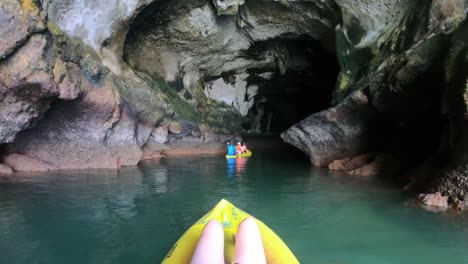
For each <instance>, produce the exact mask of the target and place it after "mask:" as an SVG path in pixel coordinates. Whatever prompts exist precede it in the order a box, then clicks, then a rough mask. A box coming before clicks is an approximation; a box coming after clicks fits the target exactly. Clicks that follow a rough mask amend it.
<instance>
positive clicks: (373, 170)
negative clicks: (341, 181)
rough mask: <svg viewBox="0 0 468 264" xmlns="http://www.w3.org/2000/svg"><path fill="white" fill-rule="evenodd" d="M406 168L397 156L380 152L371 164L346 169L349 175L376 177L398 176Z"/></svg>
mask: <svg viewBox="0 0 468 264" xmlns="http://www.w3.org/2000/svg"><path fill="white" fill-rule="evenodd" d="M403 168H404V163H403V162H402V161H400V160H398V159H397V158H396V157H394V156H392V155H389V154H379V155H377V157H376V158H375V160H374V161H372V162H371V163H369V164H365V165H363V166H362V167H358V168H356V169H353V170H349V171H346V173H347V174H349V175H354V176H362V177H375V176H387V177H388V176H390V177H395V176H397V175H398V174H399V173H400V172H401V170H402V169H403Z"/></svg>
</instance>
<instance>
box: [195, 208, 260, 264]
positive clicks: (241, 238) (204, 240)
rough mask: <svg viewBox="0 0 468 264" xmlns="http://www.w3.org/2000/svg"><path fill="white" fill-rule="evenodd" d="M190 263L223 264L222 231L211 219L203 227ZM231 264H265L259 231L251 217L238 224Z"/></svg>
mask: <svg viewBox="0 0 468 264" xmlns="http://www.w3.org/2000/svg"><path fill="white" fill-rule="evenodd" d="M190 263H191V264H206V263H212V264H224V231H223V227H222V226H221V224H219V223H218V221H216V220H213V219H212V220H210V221H208V223H207V224H206V225H205V227H204V228H203V231H202V233H201V235H200V238H199V239H198V243H197V246H196V248H195V251H194V253H193V255H192V260H191V262H190ZM231 263H241V264H266V258H265V251H264V249H263V243H262V238H261V236H260V231H258V226H257V223H256V222H255V219H253V218H252V217H247V218H245V219H244V221H242V222H241V223H240V224H239V228H238V229H237V234H236V235H235V245H234V258H233V259H232V262H231Z"/></svg>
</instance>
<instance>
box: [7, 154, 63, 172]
mask: <svg viewBox="0 0 468 264" xmlns="http://www.w3.org/2000/svg"><path fill="white" fill-rule="evenodd" d="M4 162H5V164H6V165H8V166H9V167H11V168H13V169H14V170H15V171H28V172H39V171H49V170H54V169H57V168H56V167H54V166H52V165H50V164H48V163H46V162H44V161H41V160H38V159H35V158H32V157H29V156H27V155H22V154H15V153H14V154H10V155H8V156H7V157H5V160H4Z"/></svg>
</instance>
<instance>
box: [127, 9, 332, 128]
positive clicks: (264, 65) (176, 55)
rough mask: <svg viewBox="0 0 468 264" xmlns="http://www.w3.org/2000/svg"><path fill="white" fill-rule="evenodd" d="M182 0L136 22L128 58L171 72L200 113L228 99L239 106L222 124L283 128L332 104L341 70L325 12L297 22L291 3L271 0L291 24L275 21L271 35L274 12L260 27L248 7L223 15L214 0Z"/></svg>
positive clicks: (206, 115)
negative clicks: (186, 4) (251, 22)
mask: <svg viewBox="0 0 468 264" xmlns="http://www.w3.org/2000/svg"><path fill="white" fill-rule="evenodd" d="M171 3H172V2H171ZM180 5H181V2H180V1H175V2H174V4H173V5H172V4H170V2H169V1H162V2H160V3H158V5H155V4H151V5H149V6H147V7H146V8H144V9H143V10H142V11H141V12H140V14H139V15H138V16H137V17H135V19H134V21H133V22H132V23H131V25H130V28H129V31H128V35H127V37H126V40H125V44H124V50H123V60H124V61H125V62H126V63H127V64H128V65H129V66H130V67H131V68H132V69H134V70H135V71H137V72H142V73H145V74H146V75H148V76H150V77H151V78H153V79H155V80H163V81H164V82H165V84H167V87H168V88H169V89H168V90H169V91H171V93H172V94H174V95H176V96H179V97H180V99H181V100H182V101H185V103H187V104H188V106H189V107H192V108H193V112H194V113H195V114H199V115H200V117H199V120H205V119H209V120H211V119H219V118H216V117H215V115H214V114H213V113H227V114H230V113H232V111H229V109H226V107H231V108H232V110H235V111H238V114H236V115H232V117H231V118H224V119H223V120H221V121H220V122H218V123H216V124H217V125H220V126H223V125H224V124H225V123H226V120H228V121H232V123H235V124H236V127H238V128H239V131H242V132H246V133H249V134H279V133H282V132H284V131H285V130H287V129H288V128H289V127H291V126H292V125H293V124H295V123H297V122H300V121H301V120H303V119H304V118H306V117H308V116H309V115H311V114H314V113H317V112H319V111H322V110H324V109H327V108H329V107H331V102H332V96H333V90H334V89H335V82H336V80H337V76H338V73H339V70H340V69H339V64H338V60H337V57H336V53H335V37H334V31H333V28H332V27H324V25H323V24H322V22H320V21H318V20H311V24H310V25H309V24H307V25H297V24H295V23H293V22H294V21H293V22H291V21H290V14H291V13H290V12H291V10H289V9H288V7H286V6H283V5H280V4H277V3H276V4H275V3H269V4H268V5H267V7H268V10H270V12H271V13H272V14H276V13H277V14H278V15H281V16H280V18H281V19H283V20H284V23H286V24H285V25H288V26H287V27H286V26H285V27H284V28H285V29H287V30H284V28H281V29H278V33H277V32H276V31H275V30H276V29H275V28H269V29H268V30H270V31H271V32H274V34H271V36H268V37H265V36H264V35H263V34H264V33H263V31H262V30H263V28H262V26H267V27H270V26H273V25H270V24H269V22H268V21H269V20H262V23H265V25H262V26H259V27H258V29H255V28H249V26H248V23H247V26H245V25H242V23H241V22H239V21H244V22H245V10H247V9H243V10H244V11H243V12H241V11H239V14H238V15H237V16H224V15H222V16H217V15H216V10H215V9H214V7H213V6H212V3H211V2H208V1H201V0H200V1H194V2H193V3H191V4H190V8H176V7H178V6H180ZM306 6H307V8H309V9H310V10H315V9H316V8H317V7H316V6H314V5H306ZM260 7H261V6H259V5H258V3H257V4H254V3H252V4H251V5H249V6H248V10H249V14H250V15H251V16H252V17H257V19H260V18H262V19H265V18H268V19H270V17H268V14H269V13H268V14H267V15H265V14H264V13H263V12H259V10H260V9H259V8H260ZM314 12H315V11H314ZM169 14H171V15H169ZM270 15H271V14H270ZM264 16H265V17H264ZM272 18H273V16H272ZM335 22H336V21H332V22H330V23H335ZM288 23H290V24H288ZM303 26H304V27H303ZM200 87H201V88H200ZM213 101H215V102H217V103H216V104H214V103H212V102H213ZM207 105H209V106H208V107H207ZM209 107H211V108H212V109H206V108H209ZM191 111H192V110H191ZM238 117H240V120H239V119H238ZM234 119H236V120H234Z"/></svg>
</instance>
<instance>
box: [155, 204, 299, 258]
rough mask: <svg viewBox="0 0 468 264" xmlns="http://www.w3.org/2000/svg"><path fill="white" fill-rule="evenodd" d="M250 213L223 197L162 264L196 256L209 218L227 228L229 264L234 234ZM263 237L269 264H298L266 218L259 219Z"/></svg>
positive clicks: (192, 227) (232, 251)
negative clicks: (201, 235) (194, 253)
mask: <svg viewBox="0 0 468 264" xmlns="http://www.w3.org/2000/svg"><path fill="white" fill-rule="evenodd" d="M249 216H250V215H249V214H247V213H245V212H244V211H242V210H240V209H237V208H236V207H235V206H234V205H233V204H231V203H230V202H228V201H226V200H224V199H222V200H221V201H220V202H219V203H218V204H217V205H216V206H215V207H214V208H213V209H212V210H211V211H210V212H208V213H207V214H206V215H205V216H203V217H202V218H201V219H200V220H198V221H197V222H196V223H195V224H194V225H192V226H191V227H190V228H189V229H188V230H187V231H186V232H185V234H183V235H182V237H181V238H180V239H179V240H178V241H177V242H176V243H175V244H174V246H173V247H172V249H171V250H170V251H169V253H168V254H167V255H166V257H165V258H164V260H163V261H162V264H188V263H190V260H191V258H192V255H193V252H194V251H195V247H196V245H197V243H198V238H199V237H200V234H201V232H202V230H203V228H204V227H205V224H206V223H208V221H209V220H211V219H215V220H217V221H218V222H219V223H220V224H221V225H222V226H223V229H224V258H225V262H226V263H231V262H230V261H231V260H232V258H233V257H234V239H233V238H234V235H235V234H236V233H237V228H238V226H239V224H240V223H241V222H242V221H243V220H244V219H245V218H247V217H249ZM255 221H256V223H257V226H258V229H259V231H260V235H261V237H262V243H263V248H264V250H265V257H266V260H267V263H268V264H285V263H288V264H296V263H299V261H298V260H297V259H296V257H295V256H294V254H293V253H292V252H291V250H290V249H289V248H288V246H286V244H285V243H284V242H283V241H282V240H281V238H279V237H278V236H277V235H276V234H275V232H273V231H272V230H271V229H270V228H268V226H266V225H265V224H264V223H263V222H262V221H260V220H258V219H255Z"/></svg>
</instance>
